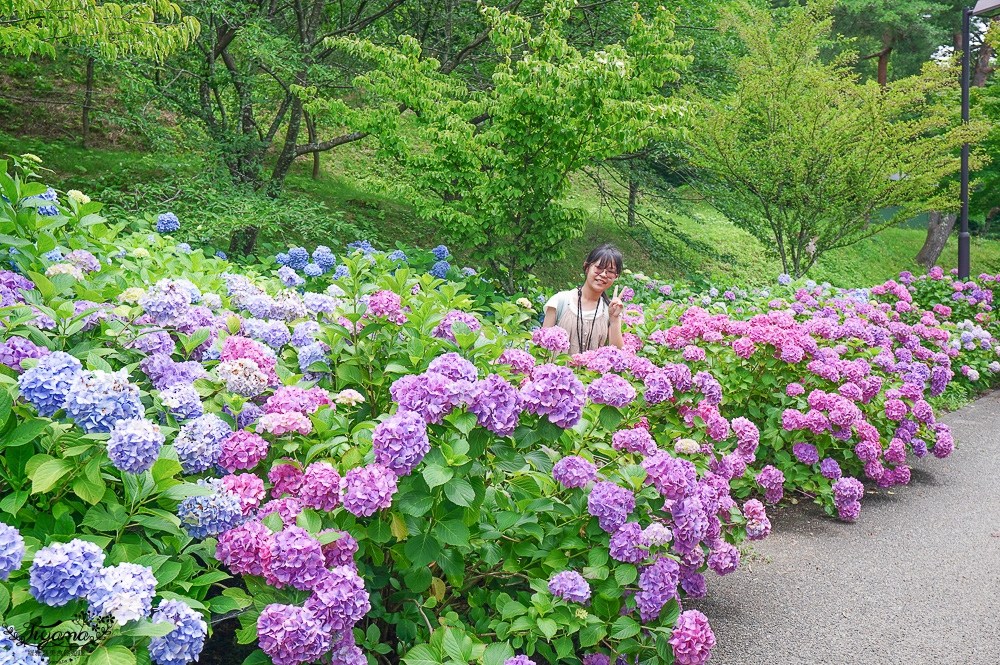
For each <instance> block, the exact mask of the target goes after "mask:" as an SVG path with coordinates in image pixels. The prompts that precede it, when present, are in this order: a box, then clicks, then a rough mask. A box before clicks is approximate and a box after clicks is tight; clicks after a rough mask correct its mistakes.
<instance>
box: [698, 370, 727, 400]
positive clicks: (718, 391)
mask: <svg viewBox="0 0 1000 665" xmlns="http://www.w3.org/2000/svg"><path fill="white" fill-rule="evenodd" d="M692 383H693V384H694V386H695V387H696V388H698V390H699V391H700V392H701V394H703V395H704V396H705V401H706V402H708V403H709V404H720V403H722V384H721V383H719V380H718V379H716V378H715V377H714V376H712V375H711V374H710V373H708V372H698V373H697V374H695V375H694V379H693V380H692Z"/></svg>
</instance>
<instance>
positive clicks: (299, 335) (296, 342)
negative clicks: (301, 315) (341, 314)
mask: <svg viewBox="0 0 1000 665" xmlns="http://www.w3.org/2000/svg"><path fill="white" fill-rule="evenodd" d="M319 332H320V327H319V323H317V322H316V321H301V322H299V323H296V324H295V330H294V332H293V333H292V339H291V340H290V341H291V344H292V346H294V347H296V348H301V347H303V346H308V345H310V344H313V343H315V342H316V335H318V334H319Z"/></svg>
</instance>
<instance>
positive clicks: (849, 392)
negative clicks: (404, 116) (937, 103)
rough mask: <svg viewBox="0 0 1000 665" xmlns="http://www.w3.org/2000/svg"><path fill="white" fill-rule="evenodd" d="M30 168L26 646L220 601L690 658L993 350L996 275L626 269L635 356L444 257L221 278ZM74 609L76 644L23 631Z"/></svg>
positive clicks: (17, 551)
mask: <svg viewBox="0 0 1000 665" xmlns="http://www.w3.org/2000/svg"><path fill="white" fill-rule="evenodd" d="M25 167H29V168H27V169H26V168H25ZM4 170H6V169H4ZM25 171H30V164H29V163H26V162H23V161H21V162H19V163H18V171H17V173H18V175H17V176H16V177H14V178H10V177H7V176H0V189H2V193H3V196H4V199H3V201H2V202H0V234H2V235H0V241H2V242H4V243H6V244H8V245H10V250H11V251H10V252H9V255H8V257H5V258H6V259H7V260H9V266H8V267H9V268H11V270H4V271H3V272H0V298H2V301H0V319H2V321H3V329H2V338H0V363H2V364H0V384H2V386H3V390H0V441H2V442H3V444H2V446H3V449H2V451H0V453H2V456H3V463H2V465H0V477H2V478H3V482H4V485H3V492H2V496H0V579H2V580H3V583H0V614H2V615H3V622H2V623H3V625H4V626H7V627H6V628H4V629H3V632H2V634H0V650H2V649H7V650H9V651H11V652H12V653H16V654H17V656H18V657H19V658H20V659H21V660H19V661H18V662H39V663H41V662H53V663H55V662H59V660H60V659H62V658H67V659H71V658H76V659H77V660H73V661H71V662H91V663H107V662H111V663H137V662H143V663H146V662H155V663H159V664H160V665H182V664H183V663H188V662H194V661H195V660H196V659H197V657H198V655H199V653H200V652H201V650H202V648H203V646H204V643H205V640H206V638H207V637H208V633H209V622H210V621H212V620H213V617H214V619H215V620H219V619H223V617H229V616H238V621H239V622H240V626H241V628H240V630H239V631H238V633H237V635H238V638H239V640H240V641H241V642H242V643H244V644H253V643H256V644H257V645H258V647H259V649H258V650H257V651H255V652H254V653H253V655H251V656H250V657H249V658H248V659H247V662H248V663H267V662H273V663H275V664H276V665H294V664H297V663H311V662H320V661H321V660H324V659H326V660H329V659H332V662H335V663H351V664H358V665H360V664H361V663H363V662H368V663H372V664H373V665H374V663H376V662H398V661H400V660H402V661H403V662H405V663H407V664H408V665H430V664H432V663H452V662H459V663H460V662H469V661H477V662H478V661H480V660H481V661H482V663H483V664H484V665H500V664H502V663H507V665H526V664H527V663H529V662H539V663H541V662H546V663H557V662H565V663H569V664H571V665H573V664H576V663H580V662H582V663H584V664H585V665H608V664H609V663H610V661H611V660H612V659H619V662H621V660H620V659H624V660H625V661H627V662H636V661H639V662H643V663H656V662H661V661H662V662H668V663H669V662H673V661H675V660H676V662H680V663H702V662H704V661H705V660H706V659H707V658H708V657H709V655H710V652H711V648H712V646H713V645H714V641H715V638H714V635H713V633H712V629H711V628H710V627H709V625H708V621H707V618H706V617H705V616H704V615H703V614H701V613H700V612H698V611H697V610H692V609H687V610H685V609H684V605H685V602H686V599H688V598H700V597H703V596H704V595H705V594H706V590H707V586H708V584H709V582H708V581H707V580H706V577H705V574H706V573H708V572H709V571H711V572H712V573H713V574H720V575H724V574H727V573H729V572H732V571H733V570H736V569H737V567H738V565H739V562H740V552H741V547H742V544H743V542H744V540H745V539H751V540H752V539H757V538H763V537H765V536H767V535H768V533H769V531H770V522H769V521H768V518H767V514H766V509H765V504H766V503H773V502H776V501H779V500H781V498H782V496H783V493H784V492H794V493H796V494H797V495H798V496H802V497H811V498H814V499H815V500H816V501H818V502H819V503H821V504H823V505H824V506H826V507H827V508H828V509H829V510H831V512H832V511H836V513H837V514H839V516H840V517H841V518H843V519H845V520H851V519H855V518H857V516H858V512H859V510H860V503H859V500H860V499H861V498H862V496H863V493H864V485H863V484H862V482H861V481H860V480H859V479H860V478H868V479H870V480H871V481H872V482H874V483H878V484H879V485H882V486H888V485H892V484H903V483H906V482H907V481H908V480H909V471H908V467H907V466H906V459H907V456H908V455H910V454H914V455H918V456H922V455H926V454H928V453H931V454H933V455H935V456H937V457H945V456H947V455H948V454H949V453H950V452H951V450H952V447H953V445H954V442H953V441H952V439H951V436H950V433H949V432H948V429H947V427H946V426H944V425H942V424H939V423H936V421H935V418H934V412H933V408H932V407H931V404H930V402H929V401H928V400H933V396H934V395H937V394H940V393H941V392H942V391H943V390H944V389H945V387H946V386H947V385H948V383H949V382H952V381H958V382H962V383H963V384H966V385H971V386H976V385H985V384H986V382H987V380H988V377H989V376H990V375H991V374H992V373H995V372H996V370H997V369H1000V366H998V365H997V364H996V360H995V358H996V351H995V346H996V344H997V343H996V341H995V340H994V339H993V337H992V333H991V330H992V323H993V317H992V305H991V302H992V292H991V291H990V289H989V288H988V286H989V283H990V282H992V281H993V278H992V277H989V276H980V279H979V280H976V281H974V282H969V283H963V284H962V285H961V288H959V287H958V286H957V283H956V282H954V281H953V280H951V279H950V278H949V277H948V276H946V275H944V274H943V273H941V272H932V273H931V275H930V276H929V277H927V276H924V277H922V278H920V279H914V278H912V276H909V275H903V276H901V278H900V280H899V281H895V282H888V283H886V284H884V285H880V286H877V287H874V288H872V289H870V290H857V291H852V292H842V291H839V290H835V289H832V288H830V287H828V286H823V285H815V284H801V285H800V284H792V283H784V284H782V283H779V284H778V285H777V286H775V287H773V288H771V289H769V290H767V291H766V292H760V291H758V292H753V291H751V292H742V293H740V292H738V291H736V290H732V291H727V292H725V293H722V294H721V295H720V294H719V293H718V292H716V293H714V294H713V293H712V292H711V291H706V292H704V293H694V292H691V291H690V290H687V289H685V290H683V291H682V290H680V289H677V290H674V287H672V286H671V285H667V284H658V283H656V282H654V281H653V280H649V279H647V278H644V277H643V276H641V275H630V276H629V277H628V278H627V280H626V282H627V284H629V285H630V286H631V287H632V288H631V293H628V292H627V293H626V297H627V298H629V299H630V300H631V302H630V303H629V305H628V307H627V311H626V314H625V323H626V327H627V330H628V332H627V333H626V335H625V337H626V348H625V349H622V350H619V349H616V348H613V347H607V348H603V349H600V350H598V351H594V352H589V353H586V354H582V355H576V356H570V355H568V354H567V352H568V339H567V338H566V336H565V334H562V331H559V330H557V329H548V330H532V328H533V327H537V321H536V315H537V312H535V311H534V310H533V308H532V303H533V302H534V299H533V298H531V297H528V298H525V299H519V300H517V301H516V302H510V301H509V300H508V299H506V298H504V297H502V296H500V295H498V294H495V293H494V292H493V289H492V286H491V285H490V283H489V282H487V281H485V280H482V279H480V278H479V277H478V276H476V275H475V274H474V271H472V270H471V269H467V270H465V271H455V270H454V269H453V268H452V267H451V266H448V267H447V268H446V267H444V266H440V265H438V264H439V263H440V262H443V261H445V260H446V259H447V258H448V250H447V249H446V248H444V247H436V248H434V249H433V250H431V251H430V252H419V251H417V250H405V248H400V249H398V250H396V251H394V252H391V253H385V252H379V251H376V250H375V248H373V247H371V246H370V245H368V244H367V243H358V244H356V245H355V246H353V247H350V248H348V250H347V251H345V252H342V253H340V254H341V255H340V256H338V255H336V253H334V252H333V251H332V250H329V249H325V248H316V249H314V250H313V251H311V252H309V251H307V250H306V249H304V248H290V249H289V251H288V252H286V253H283V254H281V255H279V256H278V257H276V260H275V261H272V262H270V263H265V264H262V265H259V266H255V267H251V268H245V269H242V270H237V269H236V268H235V266H233V265H232V264H229V263H228V262H227V261H225V259H223V258H218V257H206V256H205V255H204V253H203V252H202V251H201V250H199V249H191V247H190V246H189V245H184V244H180V245H178V244H177V243H176V242H175V241H174V240H172V239H170V238H169V237H168V236H165V235H162V234H154V235H150V236H145V235H133V236H124V235H120V233H119V232H120V229H118V228H116V227H115V226H113V225H112V224H110V223H109V222H108V221H107V220H106V219H104V218H103V217H101V216H100V214H99V213H100V205H99V204H98V203H95V202H90V201H89V200H86V196H85V195H83V194H80V193H70V194H68V195H67V196H65V197H60V196H58V195H57V194H56V193H55V192H54V191H53V190H49V189H48V188H46V187H44V186H43V185H40V184H38V183H37V181H36V180H33V179H32V178H30V177H27V176H25V175H24V174H25ZM50 191H51V192H52V193H51V194H50V193H49V192H50ZM39 197H43V198H39ZM161 221H162V222H163V224H162V228H161V229H160V231H162V232H163V233H173V232H176V231H177V230H178V228H180V226H181V225H182V224H183V222H182V221H181V220H177V219H176V218H172V217H164V218H163V219H162V220H161ZM407 254H409V257H408V256H407ZM310 266H312V267H310ZM445 278H449V279H445ZM786 281H788V280H784V279H781V280H779V282H786ZM647 285H649V286H651V287H652V288H649V286H647ZM952 293H954V294H957V295H961V296H962V297H961V298H955V297H953V296H952V295H950V294H952ZM653 294H655V296H654V295H653ZM945 296H947V297H945ZM965 317H968V318H969V320H968V322H966V318H965ZM959 367H961V371H960V372H959V371H956V370H957V368H959ZM84 616H89V617H91V618H92V619H94V620H100V621H103V623H101V624H100V625H101V626H103V627H104V628H103V629H102V630H101V632H100V635H99V639H96V640H92V641H89V642H87V643H86V644H84V645H82V646H79V647H77V646H73V645H66V644H65V643H58V644H57V643H51V644H48V643H41V644H29V643H25V642H24V640H21V638H20V637H19V636H20V635H22V634H24V630H25V628H26V627H27V626H29V625H32V624H44V625H58V624H60V622H65V624H64V625H73V624H74V622H79V621H81V617H84ZM223 620H229V621H234V620H237V619H234V618H228V619H223ZM81 655H82V659H81V658H80V656H81ZM67 662H70V661H67Z"/></svg>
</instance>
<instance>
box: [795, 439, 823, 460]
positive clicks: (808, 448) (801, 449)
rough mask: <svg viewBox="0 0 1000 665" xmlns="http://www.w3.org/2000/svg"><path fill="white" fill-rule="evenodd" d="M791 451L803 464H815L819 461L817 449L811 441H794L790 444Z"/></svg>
mask: <svg viewBox="0 0 1000 665" xmlns="http://www.w3.org/2000/svg"><path fill="white" fill-rule="evenodd" d="M792 453H793V454H794V455H795V457H796V459H798V460H799V461H800V462H802V463H803V464H816V463H817V462H819V451H818V450H816V446H814V445H813V444H811V443H805V442H800V443H796V444H795V445H793V446H792Z"/></svg>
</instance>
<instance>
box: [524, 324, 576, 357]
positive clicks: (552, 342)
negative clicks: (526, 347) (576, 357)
mask: <svg viewBox="0 0 1000 665" xmlns="http://www.w3.org/2000/svg"><path fill="white" fill-rule="evenodd" d="M531 341H532V342H534V343H535V344H537V345H538V346H540V347H542V348H543V349H545V350H546V351H551V352H553V353H569V333H568V332H566V330H565V329H563V328H560V327H559V326H550V327H548V328H538V329H537V330H535V332H533V333H531Z"/></svg>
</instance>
